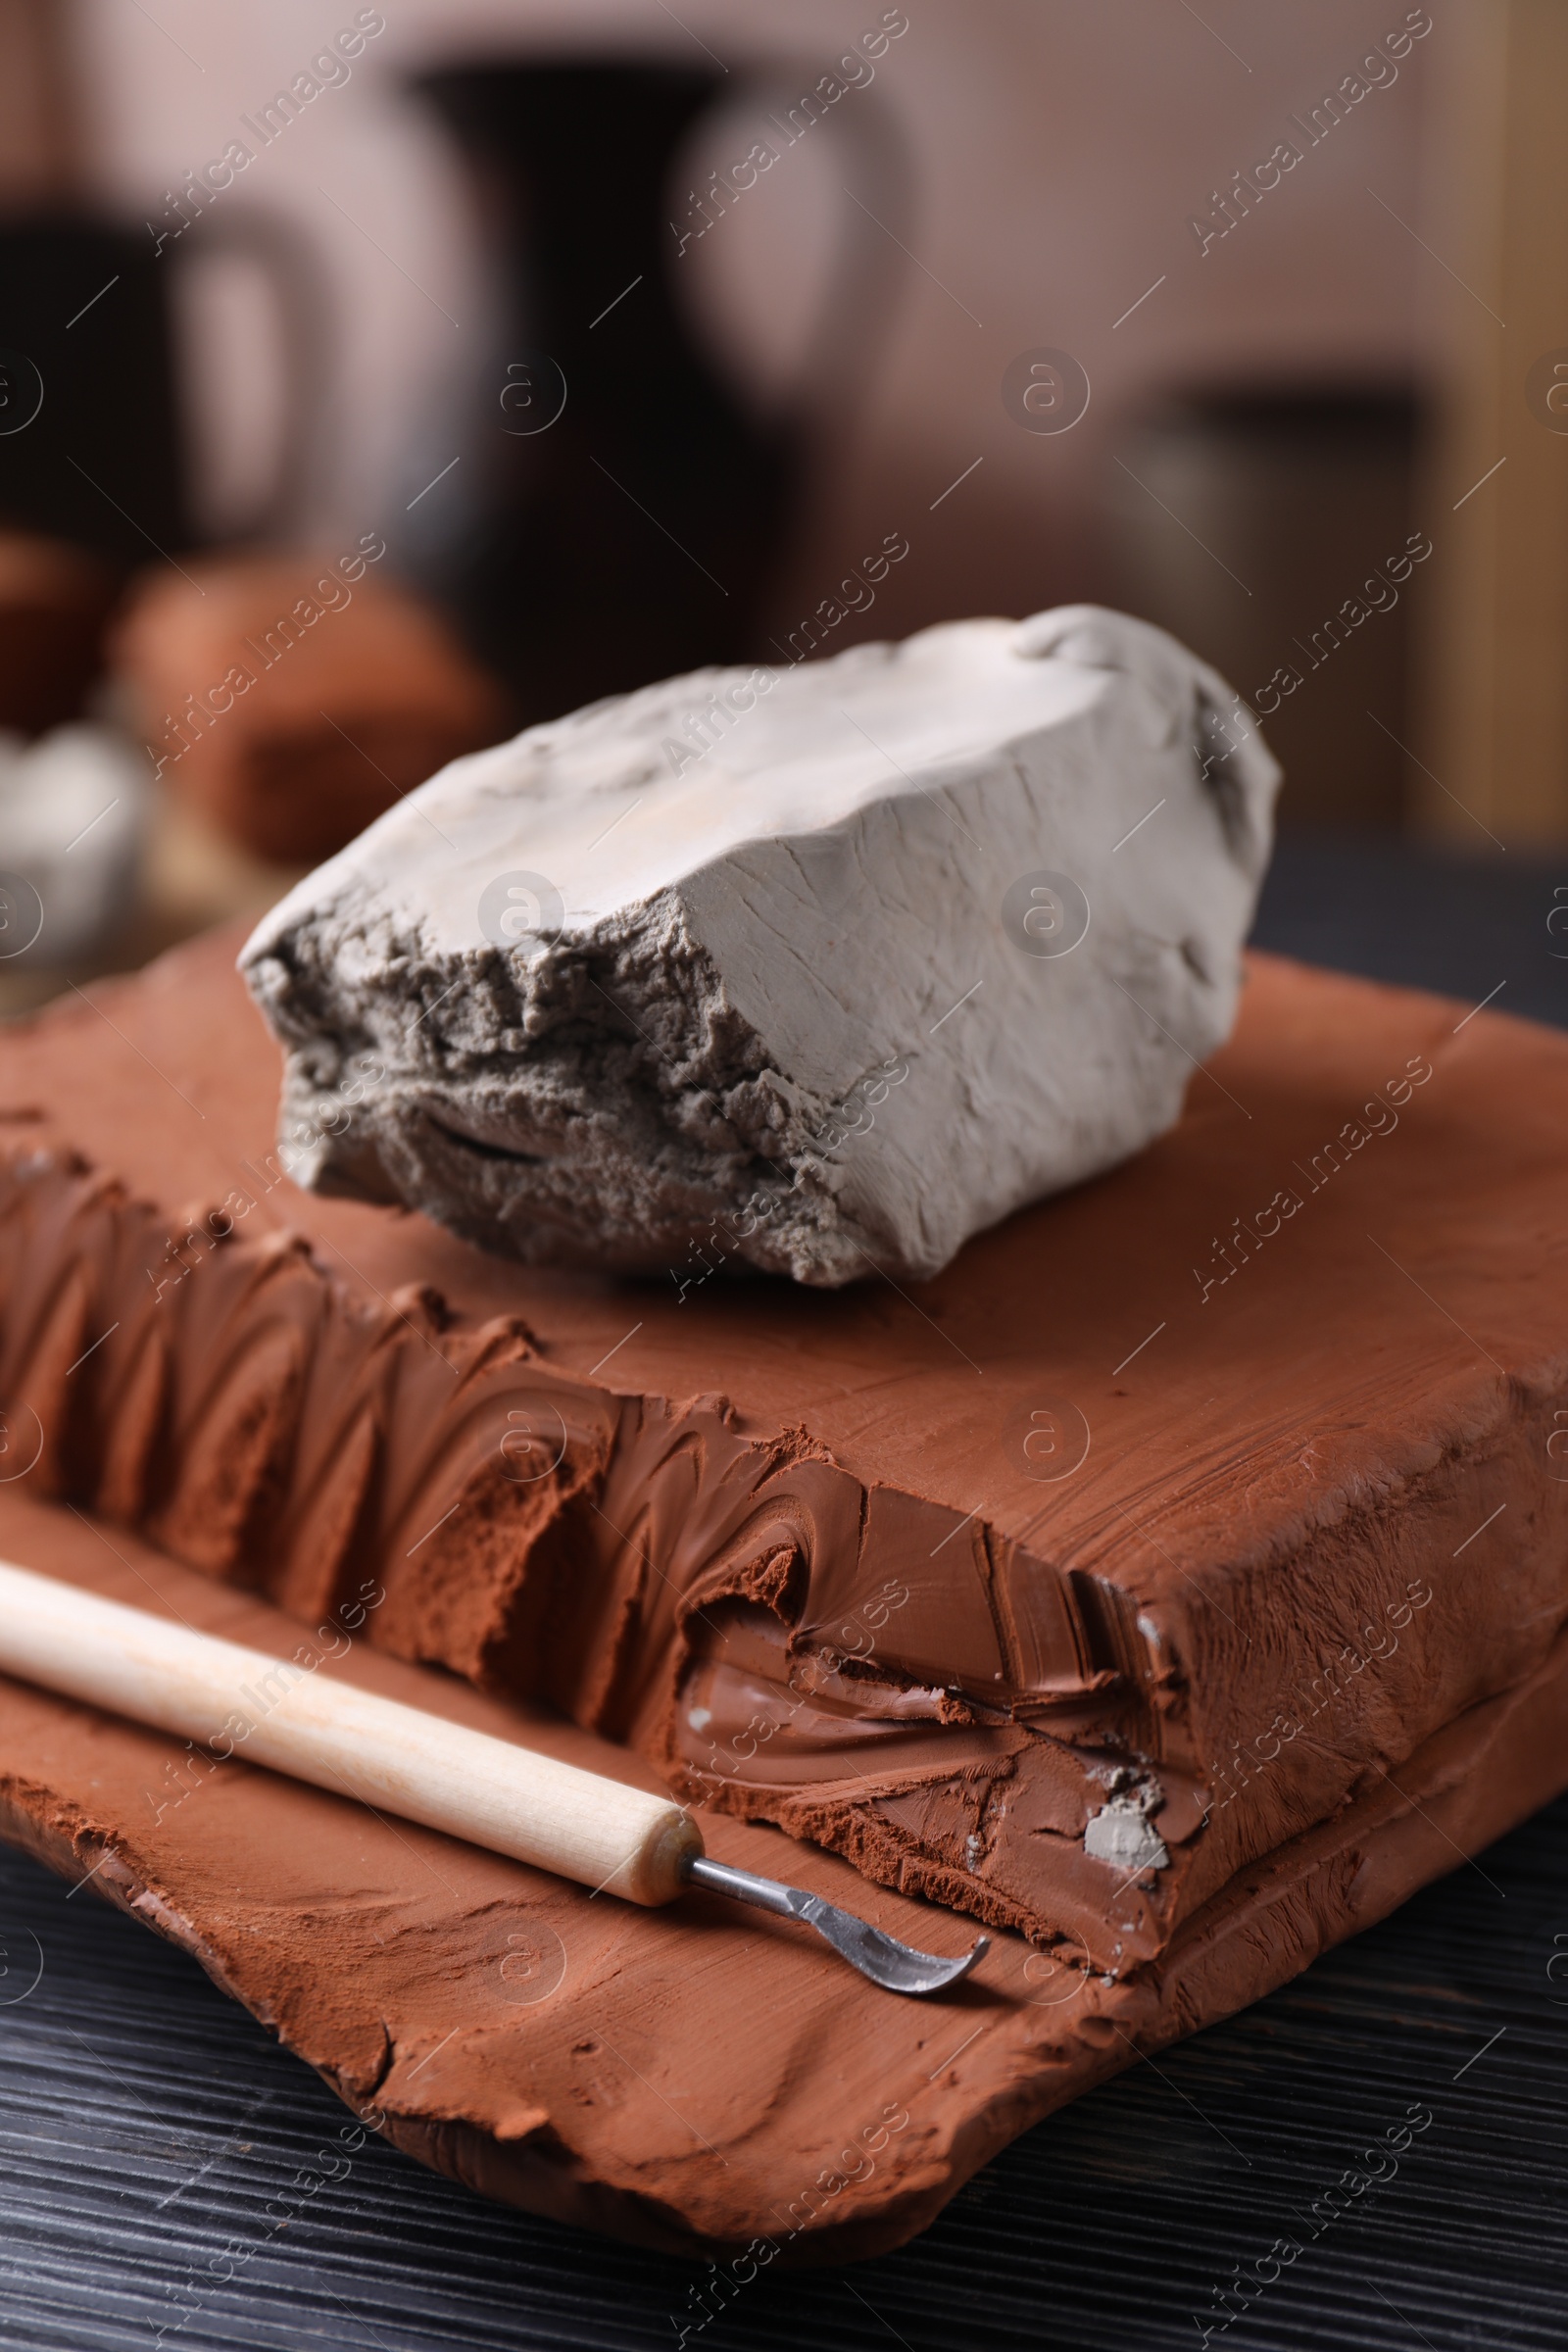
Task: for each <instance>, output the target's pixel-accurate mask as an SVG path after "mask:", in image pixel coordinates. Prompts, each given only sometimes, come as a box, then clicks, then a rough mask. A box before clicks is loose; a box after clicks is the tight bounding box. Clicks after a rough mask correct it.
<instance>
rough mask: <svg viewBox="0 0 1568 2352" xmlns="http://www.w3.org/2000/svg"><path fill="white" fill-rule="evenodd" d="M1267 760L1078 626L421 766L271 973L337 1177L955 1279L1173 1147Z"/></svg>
mask: <svg viewBox="0 0 1568 2352" xmlns="http://www.w3.org/2000/svg"><path fill="white" fill-rule="evenodd" d="M1278 781H1279V770H1278V768H1277V767H1276V765H1275V762H1274V760H1272V759H1271V757H1270V756H1269V754H1268V752H1267V751H1266V749H1265V748H1264V747H1263V744H1262V742H1261V740H1260V738H1259V736H1258V734H1257V730H1256V726H1255V723H1254V722H1253V720H1252V719H1251V717H1250V713H1249V712H1247V711H1245V710H1244V709H1243V707H1242V706H1241V704H1240V703H1239V701H1238V700H1237V698H1236V697H1235V696H1234V695H1232V694H1231V693H1230V691H1229V689H1228V688H1227V687H1226V686H1225V685H1224V683H1223V682H1222V680H1220V679H1219V678H1218V677H1216V676H1215V674H1214V673H1213V671H1212V670H1209V669H1206V668H1205V667H1203V665H1202V664H1201V663H1200V662H1197V661H1196V660H1195V659H1194V658H1193V656H1192V655H1190V654H1188V653H1187V652H1185V651H1184V650H1183V648H1182V647H1180V646H1179V645H1177V644H1176V642H1175V641H1174V640H1173V639H1172V638H1170V637H1167V636H1165V635H1164V634H1163V633H1162V632H1160V631H1159V630H1157V629H1153V628H1151V627H1149V626H1147V625H1146V624H1144V623H1142V622H1139V621H1134V620H1129V619H1126V618H1123V617H1122V616H1120V615H1118V614H1115V613H1106V612H1102V611H1099V610H1097V609H1096V608H1093V607H1089V606H1073V607H1067V608H1064V609H1062V610H1059V611H1056V612H1053V613H1039V614H1037V615H1036V616H1035V617H1034V618H1033V619H1031V620H1025V621H1021V622H1011V621H1003V620H971V621H962V622H956V623H953V624H951V625H947V626H943V627H940V628H933V629H926V630H923V631H922V632H921V633H920V634H919V635H918V636H915V637H911V638H909V639H908V640H907V642H905V643H904V644H902V645H866V646H859V647H857V648H856V649H854V650H853V651H852V652H849V653H846V654H841V655H839V656H838V657H837V658H836V659H834V660H831V661H825V662H810V663H808V664H805V665H803V666H801V667H799V668H795V669H791V670H787V671H771V670H751V671H747V670H719V669H710V670H702V671H698V672H696V673H695V674H693V675H692V676H690V677H684V678H674V679H670V680H669V681H667V682H666V683H665V684H662V685H659V686H651V687H646V688H644V689H643V690H641V691H640V692H638V693H636V694H631V695H626V696H623V697H619V698H617V699H615V700H613V701H609V702H602V703H597V704H595V705H593V706H592V708H590V709H588V710H585V711H577V712H575V713H574V714H573V715H572V716H570V717H568V718H564V719H560V720H557V721H554V722H552V723H550V724H549V725H545V726H536V727H530V728H529V729H528V730H527V731H526V733H524V734H521V735H519V736H517V737H516V739H515V741H514V742H511V743H505V744H501V745H498V746H497V747H496V748H495V749H494V750H492V751H487V752H481V753H478V754H476V755H474V756H472V757H470V758H467V759H464V760H456V761H454V762H453V764H452V765H451V766H449V767H446V768H443V769H442V770H441V772H440V773H439V774H438V775H436V776H433V777H432V778H431V780H430V781H429V783H427V784H425V785H422V786H421V787H420V788H419V790H418V791H417V792H415V793H413V794H411V795H410V796H409V798H408V799H407V800H405V801H403V802H401V803H400V804H399V805H398V806H397V807H396V808H395V809H390V810H388V812H387V813H386V815H384V816H382V817H380V818H378V819H377V821H376V822H375V823H374V824H373V825H371V826H370V827H369V829H368V832H366V833H364V834H362V835H361V836H360V838H359V840H357V841H355V842H353V843H352V844H351V845H350V846H349V848H348V849H346V850H344V851H343V852H342V853H341V854H340V855H339V856H338V857H336V858H333V859H332V860H331V861H330V863H328V864H326V865H323V866H322V867H320V868H319V871H318V872H316V873H314V874H312V875H310V876H309V877H308V878H307V880H305V881H304V882H302V883H301V884H300V885H299V886H298V888H297V889H295V890H294V891H293V892H292V893H291V894H290V896H289V897H287V898H286V899H284V900H283V901H282V903H281V905H279V906H278V907H274V908H273V909H272V911H271V913H270V914H269V915H268V916H267V917H266V919H265V920H264V921H263V923H262V924H261V925H260V927H259V928H258V930H257V931H256V933H255V935H254V937H253V938H252V939H251V940H250V942H249V943H248V945H247V947H246V949H245V951H244V955H243V956H242V959H241V960H242V966H243V969H244V971H245V974H246V977H247V979H248V981H249V983H250V986H251V989H252V991H253V993H254V994H255V996H256V999H257V1001H258V1003H259V1004H260V1005H261V1006H262V1009H263V1011H264V1012H265V1013H266V1016H267V1018H268V1020H269V1021H270V1024H271V1026H272V1028H273V1030H274V1031H275V1032H276V1034H277V1036H278V1038H279V1039H280V1040H281V1042H282V1044H283V1045H284V1047H285V1048H286V1049H287V1068H286V1076H285V1081H284V1092H283V1103H282V1113H281V1128H280V1138H279V1148H280V1152H281V1155H282V1158H283V1163H284V1165H285V1166H286V1167H287V1168H288V1169H289V1171H290V1173H292V1174H293V1175H294V1176H295V1178H296V1179H297V1180H298V1181H299V1182H301V1183H304V1184H307V1185H310V1186H312V1187H314V1188H315V1189H316V1190H318V1191H320V1192H331V1193H346V1194H355V1195H358V1196H360V1197H362V1198H367V1199H370V1200H377V1201H401V1202H405V1203H407V1204H408V1205H410V1206H413V1207H417V1208H420V1209H422V1210H424V1211H425V1212H426V1213H427V1214H428V1215H430V1216H432V1217H435V1218H437V1219H439V1220H440V1221H441V1222H442V1223H443V1224H445V1225H448V1226H450V1227H452V1228H453V1229H454V1230H455V1231H457V1232H459V1233H461V1234H465V1235H466V1236H467V1237H468V1238H469V1239H470V1240H472V1241H475V1242H478V1243H480V1244H481V1245H483V1246H484V1247H486V1248H489V1249H492V1250H502V1251H505V1252H507V1253H509V1254H510V1255H512V1256H515V1257H520V1258H524V1259H528V1260H533V1261H541V1262H548V1261H554V1262H557V1263H577V1264H584V1265H591V1266H595V1267H601V1268H607V1269H617V1270H621V1271H627V1272H641V1273H658V1274H661V1275H662V1274H663V1273H665V1271H666V1270H668V1271H669V1272H670V1274H671V1276H672V1279H674V1281H675V1282H676V1284H677V1286H678V1285H679V1284H681V1283H682V1282H685V1281H690V1280H692V1279H694V1278H696V1277H697V1276H698V1275H700V1274H702V1273H703V1272H704V1270H705V1269H707V1268H709V1267H711V1266H712V1265H714V1264H716V1263H718V1262H721V1261H723V1260H725V1259H728V1260H729V1261H731V1262H733V1261H735V1260H737V1259H739V1260H745V1261H749V1262H750V1263H751V1264H752V1265H755V1266H760V1267H766V1268H771V1269H773V1270H775V1271H778V1272H782V1273H786V1274H790V1275H793V1276H794V1277H795V1278H796V1279H797V1280H798V1281H801V1282H807V1283H816V1284H824V1285H829V1286H833V1285H837V1284H841V1283H845V1282H849V1281H853V1280H854V1279H855V1278H856V1277H858V1276H859V1275H863V1274H866V1273H869V1272H870V1271H872V1270H873V1269H877V1268H880V1269H881V1270H883V1271H884V1272H886V1273H888V1274H891V1275H893V1276H895V1277H901V1278H902V1277H906V1276H914V1277H919V1276H922V1275H929V1274H933V1273H935V1272H936V1271H937V1269H938V1268H939V1267H941V1266H943V1265H945V1264H946V1263H947V1262H948V1260H949V1259H950V1258H951V1257H952V1256H953V1255H954V1253H955V1252H956V1250H958V1249H959V1248H960V1247H961V1245H962V1243H963V1242H964V1241H965V1239H966V1238H967V1237H968V1236H969V1235H970V1234H972V1233H974V1232H976V1231H978V1230H979V1229H980V1228H981V1227H983V1226H987V1225H991V1224H993V1223H995V1222H996V1220H997V1219H998V1218H1001V1217H1005V1216H1006V1215H1007V1214H1008V1213H1009V1211H1011V1210H1013V1209H1015V1208H1017V1207H1019V1206H1020V1205H1021V1204H1022V1203H1024V1202H1025V1201H1034V1200H1038V1199H1039V1198H1040V1197H1041V1196H1042V1195H1043V1194H1047V1193H1052V1192H1054V1191H1056V1190H1058V1189H1059V1188H1060V1187H1062V1186H1064V1185H1069V1184H1074V1183H1077V1182H1078V1181H1079V1180H1080V1179H1081V1178H1083V1177H1086V1176H1091V1175H1093V1174H1095V1173H1096V1172H1097V1171H1098V1170H1100V1169H1103V1168H1107V1167H1110V1166H1111V1165H1112V1164H1113V1163H1114V1162H1116V1161H1118V1160H1120V1159H1123V1158H1125V1157H1126V1156H1127V1155H1128V1154H1129V1153H1131V1152H1136V1151H1138V1150H1139V1149H1140V1147H1141V1146H1143V1145H1144V1144H1147V1143H1148V1142H1149V1141H1150V1140H1151V1139H1152V1137H1154V1136H1156V1135H1158V1134H1160V1133H1161V1132H1162V1131H1163V1130H1164V1129H1165V1128H1167V1127H1169V1126H1170V1125H1171V1124H1172V1122H1173V1121H1174V1120H1175V1118H1176V1117H1177V1115H1178V1113H1179V1111H1180V1108H1181V1103H1182V1099H1183V1096H1184V1093H1185V1090H1186V1087H1187V1084H1188V1081H1189V1080H1190V1078H1191V1077H1192V1074H1193V1070H1194V1067H1195V1065H1196V1064H1197V1063H1199V1062H1201V1060H1202V1059H1203V1057H1204V1056H1205V1055H1206V1054H1209V1053H1211V1052H1212V1051H1213V1049H1214V1048H1215V1047H1216V1046H1217V1045H1218V1044H1220V1042H1221V1041H1222V1040H1223V1039H1224V1037H1225V1036H1226V1034H1227V1032H1228V1031H1229V1029H1230V1026H1231V1022H1232V1019H1233V1016H1234V1013H1235V1008H1236V1001H1237V992H1238V988H1239V985H1240V951H1241V945H1242V941H1243V939H1244V938H1245V936H1246V933H1247V930H1248V927H1249V924H1250V919H1251V914H1252V907H1253V902H1254V899H1255V896H1256V891H1257V886H1258V883H1259V880H1260V879H1261V876H1262V872H1263V868H1264V864H1265V862H1266V859H1267V856H1268V847H1269V840H1270V824H1271V810H1272V804H1273V799H1274V793H1275V790H1276V787H1277V784H1278Z"/></svg>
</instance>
